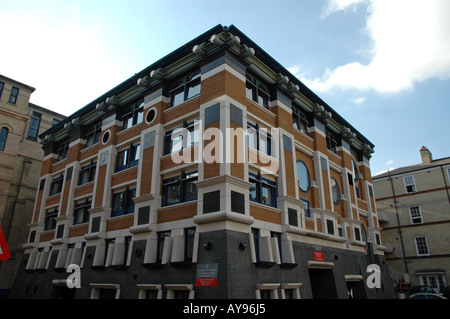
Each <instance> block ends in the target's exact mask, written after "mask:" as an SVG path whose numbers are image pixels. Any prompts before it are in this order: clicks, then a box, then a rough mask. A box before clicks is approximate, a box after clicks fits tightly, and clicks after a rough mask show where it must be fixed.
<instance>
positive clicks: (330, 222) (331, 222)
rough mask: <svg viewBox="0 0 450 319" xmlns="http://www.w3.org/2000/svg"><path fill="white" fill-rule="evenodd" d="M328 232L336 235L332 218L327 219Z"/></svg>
mask: <svg viewBox="0 0 450 319" xmlns="http://www.w3.org/2000/svg"><path fill="white" fill-rule="evenodd" d="M327 233H328V234H330V235H334V222H333V221H332V220H330V219H327Z"/></svg>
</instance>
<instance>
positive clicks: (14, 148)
mask: <svg viewBox="0 0 450 319" xmlns="http://www.w3.org/2000/svg"><path fill="white" fill-rule="evenodd" d="M34 91H35V89H34V88H33V87H31V86H29V85H26V84H23V83H20V82H18V81H16V80H13V79H10V78H8V77H6V76H3V75H0V226H1V228H2V230H3V233H4V235H5V238H6V241H7V243H8V249H9V251H10V253H11V257H10V259H9V260H7V261H1V262H0V296H2V297H5V296H7V295H8V293H9V290H10V288H11V285H12V283H13V280H14V276H15V273H16V271H17V269H18V267H19V262H20V261H21V260H22V253H23V249H22V245H23V244H24V243H26V242H27V240H28V233H29V229H28V227H26V225H27V224H29V223H30V220H31V217H32V215H33V208H34V200H35V198H36V190H37V184H38V182H39V179H40V175H41V161H42V159H43V157H44V151H43V149H42V145H41V144H39V138H38V135H39V134H40V133H42V132H44V131H46V130H47V129H49V128H50V127H52V125H55V124H56V123H58V122H59V121H61V120H63V119H64V118H65V116H63V115H61V114H58V113H56V112H53V111H51V110H48V109H45V108H43V107H40V106H38V105H35V104H32V103H30V96H31V94H32V93H33V92H34Z"/></svg>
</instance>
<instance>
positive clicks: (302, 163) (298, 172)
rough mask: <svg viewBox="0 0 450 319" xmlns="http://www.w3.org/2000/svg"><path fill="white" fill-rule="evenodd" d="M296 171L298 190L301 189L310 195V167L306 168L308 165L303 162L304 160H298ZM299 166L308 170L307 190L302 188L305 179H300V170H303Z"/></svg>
mask: <svg viewBox="0 0 450 319" xmlns="http://www.w3.org/2000/svg"><path fill="white" fill-rule="evenodd" d="M295 165H296V169H297V185H298V188H300V190H301V191H302V192H303V193H305V194H306V193H308V192H309V191H310V190H311V186H312V185H311V184H312V183H311V173H310V172H309V169H308V166H306V163H305V162H303V161H302V160H297V161H296V164H295ZM299 165H302V166H303V167H304V168H305V169H306V174H307V175H306V178H307V181H306V182H307V184H308V185H307V188H306V190H305V189H303V188H302V186H301V185H302V183H301V182H300V181H301V180H302V179H303V178H300V170H299V168H301V167H299Z"/></svg>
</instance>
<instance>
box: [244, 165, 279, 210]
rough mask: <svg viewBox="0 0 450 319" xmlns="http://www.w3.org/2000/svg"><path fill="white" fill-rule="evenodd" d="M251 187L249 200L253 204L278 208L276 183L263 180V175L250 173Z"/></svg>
mask: <svg viewBox="0 0 450 319" xmlns="http://www.w3.org/2000/svg"><path fill="white" fill-rule="evenodd" d="M248 175H249V178H248V179H249V182H250V183H252V186H250V193H249V196H250V197H249V199H250V200H251V201H252V202H256V203H260V204H265V205H268V206H272V207H277V201H276V199H277V194H276V193H277V188H276V183H275V182H274V181H271V180H269V179H267V178H263V177H262V176H261V174H259V173H258V174H254V173H249V174H248Z"/></svg>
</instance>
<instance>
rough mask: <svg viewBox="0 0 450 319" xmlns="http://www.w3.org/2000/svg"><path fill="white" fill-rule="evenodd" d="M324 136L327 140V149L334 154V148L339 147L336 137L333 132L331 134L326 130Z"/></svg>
mask: <svg viewBox="0 0 450 319" xmlns="http://www.w3.org/2000/svg"><path fill="white" fill-rule="evenodd" d="M325 135H326V138H327V148H328V149H329V150H330V151H332V152H334V153H336V147H338V146H339V145H340V144H339V140H338V138H337V136H336V135H335V134H334V133H333V132H331V131H330V130H327V129H326V130H325Z"/></svg>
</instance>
